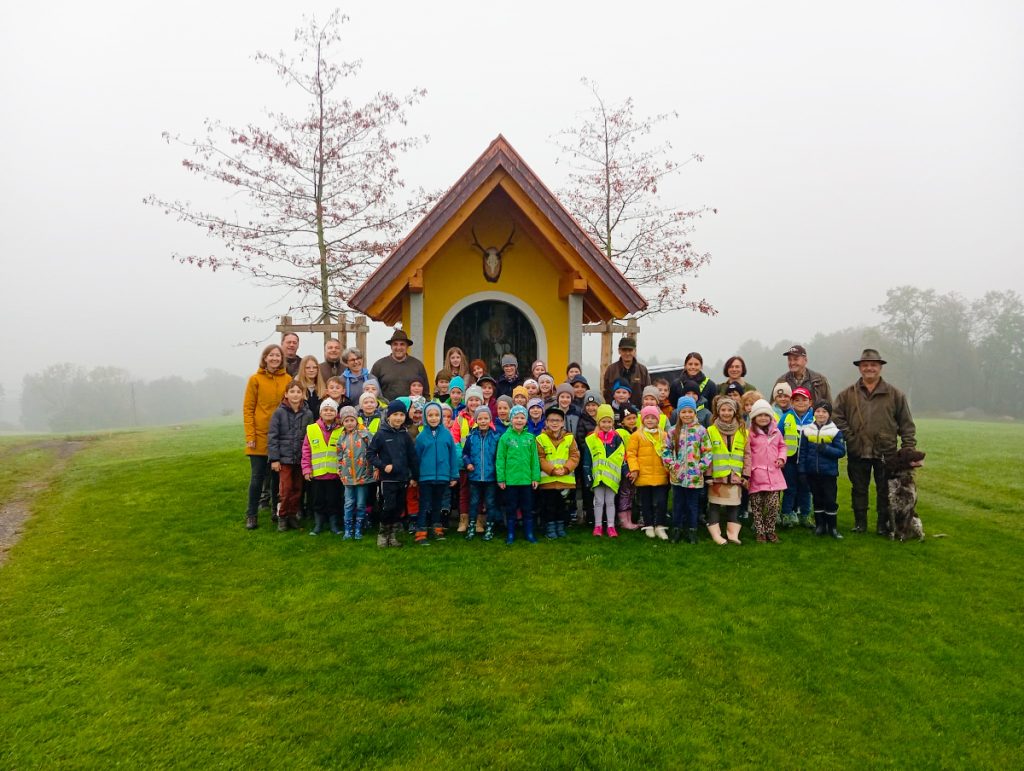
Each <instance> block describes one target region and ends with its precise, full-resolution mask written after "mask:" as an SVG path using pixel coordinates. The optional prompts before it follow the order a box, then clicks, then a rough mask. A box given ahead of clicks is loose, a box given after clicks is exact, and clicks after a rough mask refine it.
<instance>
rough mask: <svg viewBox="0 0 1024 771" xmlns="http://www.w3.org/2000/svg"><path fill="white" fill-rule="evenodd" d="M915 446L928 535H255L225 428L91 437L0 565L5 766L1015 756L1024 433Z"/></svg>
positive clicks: (845, 522) (539, 764) (609, 763)
mask: <svg viewBox="0 0 1024 771" xmlns="http://www.w3.org/2000/svg"><path fill="white" fill-rule="evenodd" d="M919 435H920V440H921V444H922V447H923V449H925V450H926V451H927V452H928V453H929V455H928V464H927V466H926V468H925V469H924V470H923V471H922V472H921V473H920V474H919V478H918V482H919V488H920V491H921V503H920V506H919V508H920V511H921V513H922V516H923V519H924V523H925V529H926V531H927V532H928V533H929V534H934V533H945V534H947V536H948V537H946V538H941V539H935V538H928V540H927V541H926V542H924V543H908V544H895V543H890V542H888V541H886V540H883V539H881V538H878V537H877V536H874V535H869V536H859V537H854V536H851V535H847V537H846V539H845V540H843V541H841V542H834V541H832V540H831V539H822V538H814V537H813V536H811V535H809V534H807V533H804V532H800V533H783V534H782V538H783V541H784V542H783V543H782V544H780V545H778V546H767V545H761V546H759V545H756V544H754V543H753V538H752V537H751V538H749V539H748V543H747V544H745V545H744V546H742V547H728V548H724V549H720V548H717V547H715V546H713V544H711V543H710V541H707V540H704V541H702V542H701V544H700V545H699V546H696V547H694V546H688V545H685V544H680V545H678V546H672V545H664V544H661V543H655V542H652V541H649V540H647V539H646V538H644V537H643V536H642V535H639V534H637V533H629V534H626V535H625V536H624V537H622V538H620V539H618V541H617V542H609V541H608V540H606V539H602V540H600V541H599V540H597V539H594V538H593V537H592V536H590V535H589V533H585V532H583V531H580V530H574V531H572V532H571V535H570V538H569V539H567V540H566V541H560V542H557V543H548V542H542V543H538V544H536V545H533V546H531V545H528V544H525V543H522V542H520V543H517V544H515V545H514V546H513V547H506V546H505V545H504V544H503V543H501V542H499V541H494V542H491V543H483V542H481V541H480V540H476V541H474V542H472V543H466V542H465V541H462V540H461V539H450V540H448V541H446V542H444V543H441V544H435V545H432V546H430V547H429V548H420V547H414V546H412V545H408V546H407V547H406V548H404V549H401V550H396V549H392V550H386V551H382V550H378V549H377V548H376V547H375V545H374V542H373V540H372V539H367V540H364V541H362V542H361V543H352V542H349V543H343V542H341V541H340V539H338V538H336V537H331V536H321V537H319V538H310V537H309V536H307V535H305V534H304V533H286V534H278V533H276V532H273V531H271V530H270V528H269V523H268V522H265V521H264V522H263V523H261V529H260V530H258V531H255V532H252V533H249V532H246V531H245V530H244V529H243V527H242V521H243V517H242V514H243V499H244V488H245V484H246V481H247V472H248V465H247V463H246V462H245V459H244V458H243V456H242V454H241V451H240V439H239V437H240V431H239V429H238V428H236V427H234V426H214V427H210V426H205V427H197V426H186V427H184V428H182V429H180V430H173V429H166V430H163V429H162V430H154V431H147V432H139V433H130V434H114V435H110V436H107V437H102V438H100V439H99V440H97V441H95V442H93V443H91V444H90V445H89V446H88V447H87V448H85V449H84V450H82V451H81V452H80V453H79V454H78V455H76V456H75V457H74V458H73V459H72V460H71V461H70V463H69V464H68V466H67V468H66V470H65V472H64V473H63V474H62V475H61V479H60V483H59V485H58V486H55V487H53V488H51V489H50V490H49V491H48V492H46V493H45V494H43V495H42V496H41V497H40V498H39V499H38V500H37V503H36V506H35V516H34V518H33V519H32V520H31V521H30V522H29V526H28V532H27V533H26V535H25V538H24V540H23V541H22V542H21V543H20V544H19V545H18V546H17V547H16V548H15V549H14V551H13V553H12V555H11V558H10V560H9V561H8V563H7V564H6V565H5V566H4V567H2V568H0V767H2V768H18V769H24V768H55V767H101V768H105V767H110V766H122V767H128V768H136V767H196V768H306V767H354V766H371V767H402V766H404V767H416V768H440V767H482V766H492V767H502V768H504V767H509V768H519V767H536V768H568V767H591V768H618V767H625V768H658V767H680V766H705V765H712V764H714V765H735V766H783V767H807V768H818V767H858V768H859V767H878V766H883V767H884V766H889V767H922V766H928V767H989V768H1010V767H1020V764H1021V758H1022V757H1024V755H1022V752H1024V697H1022V693H1024V690H1022V686H1024V677H1022V667H1024V631H1022V629H1024V624H1022V621H1024V618H1022V615H1024V614H1022V609H1024V579H1022V570H1021V566H1022V562H1021V557H1022V555H1024V537H1022V535H1021V532H1020V528H1021V516H1022V514H1024V511H1022V504H1021V501H1022V500H1024V463H1022V461H1021V458H1020V455H1019V450H1020V447H1021V446H1024V441H1022V440H1024V429H1022V428H1020V427H1017V426H1007V425H998V424H977V423H956V422H940V421H922V422H921V425H920V432H919ZM982 437H986V438H985V439H984V440H982ZM3 449H4V453H5V463H4V464H3V466H2V470H0V490H9V489H11V485H12V484H13V483H12V481H11V479H10V477H11V475H14V474H17V473H18V472H19V468H21V467H20V466H19V463H20V461H19V460H18V454H17V453H13V454H12V453H11V447H10V443H5V446H4V448H3ZM25 457H26V460H25V464H27V466H28V467H32V465H33V464H38V463H39V458H37V457H35V456H33V455H31V454H26V456H25ZM840 496H841V501H842V504H843V507H842V509H841V512H840V524H841V526H842V528H843V530H844V531H848V529H849V526H850V524H851V514H850V511H849V506H848V501H849V492H848V485H846V484H845V480H841V487H840ZM871 524H872V527H873V525H874V514H873V512H872V514H871ZM744 533H745V534H746V533H747V531H746V530H745V531H744Z"/></svg>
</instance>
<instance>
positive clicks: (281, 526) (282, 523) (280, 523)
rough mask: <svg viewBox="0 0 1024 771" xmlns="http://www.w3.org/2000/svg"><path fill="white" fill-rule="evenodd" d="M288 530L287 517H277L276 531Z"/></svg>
mask: <svg viewBox="0 0 1024 771" xmlns="http://www.w3.org/2000/svg"><path fill="white" fill-rule="evenodd" d="M287 531H288V517H278V518H277V532H279V533H285V532H287Z"/></svg>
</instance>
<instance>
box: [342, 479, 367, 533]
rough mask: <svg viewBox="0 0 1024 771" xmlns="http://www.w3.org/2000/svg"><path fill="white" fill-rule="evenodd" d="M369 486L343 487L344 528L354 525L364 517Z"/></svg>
mask: <svg viewBox="0 0 1024 771" xmlns="http://www.w3.org/2000/svg"><path fill="white" fill-rule="evenodd" d="M369 494H370V485H369V484H365V485H345V526H346V527H347V526H349V525H351V524H354V523H355V522H356V521H357V520H358V519H359V518H360V517H363V516H365V515H366V498H367V496H368V495H369Z"/></svg>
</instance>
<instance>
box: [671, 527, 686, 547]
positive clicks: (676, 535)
mask: <svg viewBox="0 0 1024 771" xmlns="http://www.w3.org/2000/svg"><path fill="white" fill-rule="evenodd" d="M671 540H672V543H679V542H680V541H681V540H683V528H681V527H673V528H672V539H671Z"/></svg>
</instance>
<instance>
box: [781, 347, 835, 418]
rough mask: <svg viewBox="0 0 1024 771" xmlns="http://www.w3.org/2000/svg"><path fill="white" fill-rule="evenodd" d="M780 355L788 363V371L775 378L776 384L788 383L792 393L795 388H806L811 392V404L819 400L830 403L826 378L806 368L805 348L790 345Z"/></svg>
mask: <svg viewBox="0 0 1024 771" xmlns="http://www.w3.org/2000/svg"><path fill="white" fill-rule="evenodd" d="M782 355H783V356H785V357H786V361H787V362H789V369H788V370H787V371H786V372H783V373H782V374H781V375H779V376H778V377H777V378H775V382H776V384H778V383H789V387H790V388H791V389H792V390H794V391H795V390H796V389H797V388H806V389H807V390H808V391H810V392H811V404H814V403H815V402H816V401H818V400H819V399H824V400H825V401H829V402H830V401H832V387H831V386H830V385H829V384H828V378H827V377H825V376H824V375H822V374H821V373H820V372H815V371H814V370H813V369H808V368H807V349H806V348H804V347H803V346H802V345H792V346H790V347H789V350H787V351H786V352H785V353H783V354H782ZM773 390H774V389H773Z"/></svg>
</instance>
